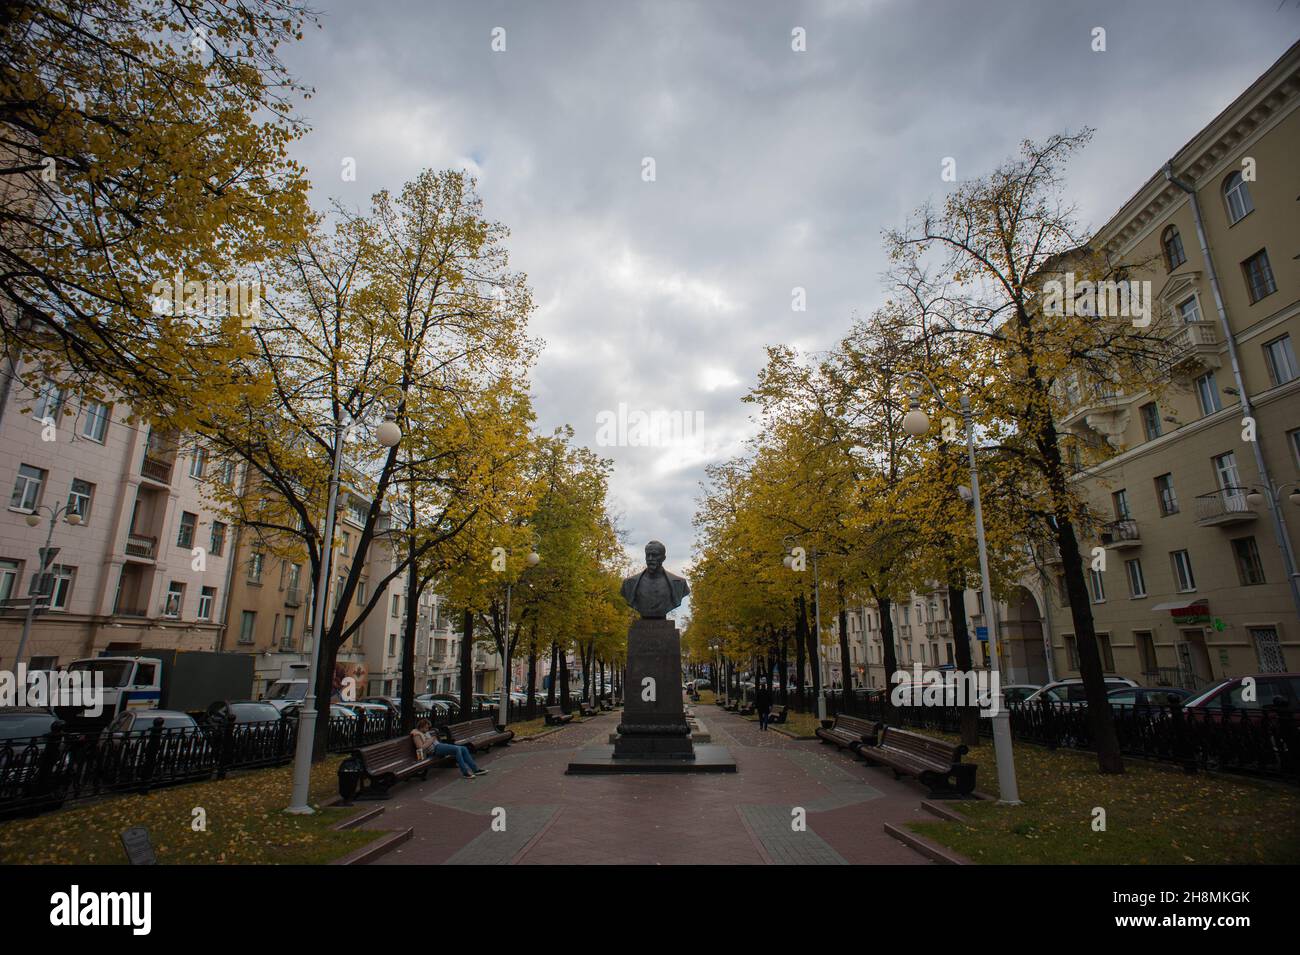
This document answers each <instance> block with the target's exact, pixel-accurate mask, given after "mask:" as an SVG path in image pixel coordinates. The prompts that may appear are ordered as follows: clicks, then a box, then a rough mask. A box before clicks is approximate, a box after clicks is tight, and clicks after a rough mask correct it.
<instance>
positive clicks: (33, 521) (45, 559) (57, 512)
mask: <svg viewBox="0 0 1300 955" xmlns="http://www.w3.org/2000/svg"><path fill="white" fill-rule="evenodd" d="M40 511H45V512H47V513H48V514H49V515H50V529H49V532H48V533H47V534H46V535H45V546H44V547H42V548H41V551H40V567H39V569H38V570H37V572H36V575H35V576H34V577H33V578H32V586H31V587H29V588H28V591H29V593H28V596H29V598H30V599H29V600H28V601H27V615H26V616H25V617H23V635H22V636H21V637H19V638H18V655H17V656H16V657H14V672H15V673H17V672H18V664H20V663H22V662H23V654H24V653H26V652H27V641H28V639H30V638H31V635H32V619H33V618H34V617H35V616H36V601H37V598H38V597H44V596H49V597H50V599H51V600H53V598H54V586H53V581H51V582H50V587H49V593H48V594H46V592H45V591H46V587H45V580H46V574H47V573H48V568H49V566H50V562H51V561H52V560H53V557H54V555H53V554H52V553H51V552H50V544H51V543H52V542H53V541H54V525H55V524H56V523H58V520H59V518H60V517H61V516H64V519H65V520H67V522H68V523H69V524H71V525H72V526H73V527H76V526H77V525H78V524H80V523H81V511H79V510H78V509H77V508H75V507H73V506H72V505H71V504H55V505H49V504H46V505H40V506H38V507H37V508H36V510H35V511H33V512H32V513H31V514H28V515H27V518H26V520H27V526H28V527H37V526H39V525H40V523H41V515H40V513H39V512H40ZM65 515H66V516H65Z"/></svg>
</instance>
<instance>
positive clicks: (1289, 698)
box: [1183, 673, 1300, 719]
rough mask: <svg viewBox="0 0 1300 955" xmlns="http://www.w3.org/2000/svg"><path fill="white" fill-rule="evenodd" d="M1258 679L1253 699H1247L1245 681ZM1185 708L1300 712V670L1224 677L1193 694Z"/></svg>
mask: <svg viewBox="0 0 1300 955" xmlns="http://www.w3.org/2000/svg"><path fill="white" fill-rule="evenodd" d="M1247 679H1252V680H1254V681H1255V690H1254V693H1253V699H1247V698H1246V697H1247V693H1246V686H1245V683H1244V681H1245V680H1247ZM1183 708H1184V709H1185V710H1187V711H1189V712H1193V713H1197V714H1205V715H1207V716H1210V715H1213V716H1217V717H1219V718H1222V716H1223V715H1224V714H1231V718H1233V719H1243V718H1244V719H1249V718H1251V717H1257V716H1259V715H1261V714H1264V713H1277V712H1280V711H1282V710H1288V711H1290V712H1291V713H1297V712H1300V673H1248V674H1244V675H1242V676H1234V677H1231V678H1229V679H1227V680H1222V681H1220V682H1219V683H1217V684H1215V685H1214V686H1212V687H1210V688H1209V689H1208V690H1206V691H1205V692H1203V693H1200V694H1198V695H1197V696H1194V697H1192V698H1191V699H1190V700H1188V701H1187V702H1186V703H1185V704H1183Z"/></svg>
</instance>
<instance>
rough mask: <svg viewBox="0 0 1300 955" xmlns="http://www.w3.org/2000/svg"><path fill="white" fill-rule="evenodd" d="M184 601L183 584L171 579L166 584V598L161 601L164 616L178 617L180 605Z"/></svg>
mask: <svg viewBox="0 0 1300 955" xmlns="http://www.w3.org/2000/svg"><path fill="white" fill-rule="evenodd" d="M184 603H185V585H184V584H183V583H181V582H180V581H177V580H173V581H172V582H171V583H170V584H168V585H167V600H166V602H164V603H163V616H164V617H179V616H180V615H181V606H182V605H183V604H184Z"/></svg>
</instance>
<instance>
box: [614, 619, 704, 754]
mask: <svg viewBox="0 0 1300 955" xmlns="http://www.w3.org/2000/svg"><path fill="white" fill-rule="evenodd" d="M648 681H653V682H652V683H651V682H648ZM624 696H625V699H624V702H623V722H622V723H620V724H619V726H618V739H617V740H616V741H615V742H614V758H615V759H647V758H648V759H693V758H694V757H695V749H694V747H693V746H692V745H691V728H690V726H688V725H687V723H686V710H685V708H684V706H683V705H682V645H681V638H680V637H679V636H678V634H677V627H676V626H675V625H674V624H673V622H672V621H671V620H637V621H635V622H634V623H633V624H632V626H631V628H629V630H628V633H627V691H626V693H625V694H624ZM648 696H653V699H647V697H648Z"/></svg>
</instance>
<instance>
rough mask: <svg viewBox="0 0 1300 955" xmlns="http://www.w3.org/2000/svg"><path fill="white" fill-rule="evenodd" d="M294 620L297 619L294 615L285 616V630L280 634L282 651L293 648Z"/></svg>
mask: <svg viewBox="0 0 1300 955" xmlns="http://www.w3.org/2000/svg"><path fill="white" fill-rule="evenodd" d="M294 620H295V618H294V615H293V614H291V613H290V614H285V617H284V629H283V630H282V631H281V632H280V649H282V650H287V649H288V648H290V647H292V646H293V624H294Z"/></svg>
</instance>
